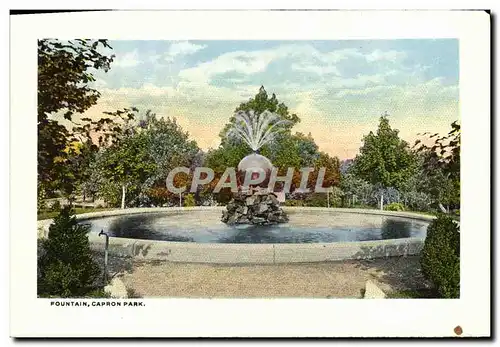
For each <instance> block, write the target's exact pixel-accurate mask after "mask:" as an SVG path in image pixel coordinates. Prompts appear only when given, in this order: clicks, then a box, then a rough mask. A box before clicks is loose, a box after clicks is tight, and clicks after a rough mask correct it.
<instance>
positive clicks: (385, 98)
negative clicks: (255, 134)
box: [87, 39, 459, 158]
mask: <svg viewBox="0 0 500 347" xmlns="http://www.w3.org/2000/svg"><path fill="white" fill-rule="evenodd" d="M110 45H111V46H112V47H113V53H114V54H115V55H116V58H115V62H114V63H113V64H112V68H111V70H110V71H109V72H108V73H104V72H98V73H97V74H96V78H97V81H96V83H95V86H96V88H97V89H99V90H100V91H101V93H102V97H101V99H100V100H99V103H98V105H96V106H95V107H93V108H92V109H90V110H89V111H88V112H87V115H90V116H91V117H99V114H100V113H101V112H102V111H106V110H114V109H116V108H119V107H127V106H137V107H139V109H141V110H142V111H145V110H147V109H151V110H152V111H153V112H155V113H156V114H157V115H159V116H170V117H176V118H177V119H178V121H179V123H180V124H181V125H182V126H183V128H184V129H185V130H187V131H189V132H190V134H191V135H192V137H193V138H194V139H195V140H196V141H197V142H198V143H199V145H200V146H201V147H202V148H204V149H207V148H209V147H216V146H217V145H218V141H219V138H218V136H217V135H218V133H219V131H220V129H221V128H222V127H223V126H224V124H225V123H226V122H227V120H228V119H229V117H231V115H232V112H233V111H234V109H235V108H236V107H237V106H238V105H239V104H240V103H241V102H244V101H246V100H248V98H250V97H251V96H253V95H255V94H256V92H257V91H258V88H259V87H260V86H261V85H264V86H265V88H266V90H267V91H268V93H273V92H274V93H276V95H277V97H278V99H279V100H280V101H282V102H284V103H285V104H286V105H287V106H288V107H289V108H290V110H291V111H292V112H295V113H297V114H298V115H299V117H300V118H301V119H302V122H301V123H300V124H299V125H298V126H297V129H296V130H297V131H301V132H304V133H309V132H311V133H312V135H313V136H314V137H315V139H316V142H317V143H318V145H319V146H320V149H322V150H325V151H327V152H329V153H330V154H333V155H338V156H339V157H340V158H346V157H353V156H354V155H355V154H356V153H357V151H358V149H359V147H360V145H361V139H362V136H363V135H364V134H366V133H368V132H369V131H370V130H375V129H376V126H377V123H378V117H379V116H380V114H382V113H383V112H385V111H387V112H388V113H389V114H390V117H391V122H392V124H393V125H394V127H396V128H398V129H400V130H401V136H402V137H403V138H405V139H406V140H408V141H410V142H412V141H413V140H414V139H416V137H417V133H418V132H423V131H440V132H445V131H447V130H448V127H449V124H450V123H451V122H453V121H454V120H456V119H459V113H458V83H459V81H458V77H459V65H458V64H459V62H458V41H457V40H452V39H446V40H439V39H435V40H428V39H426V40H370V41H364V40H345V41H341V40H337V41H110Z"/></svg>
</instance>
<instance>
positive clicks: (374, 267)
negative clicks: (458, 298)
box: [355, 247, 437, 298]
mask: <svg viewBox="0 0 500 347" xmlns="http://www.w3.org/2000/svg"><path fill="white" fill-rule="evenodd" d="M355 257H356V258H358V259H360V260H358V261H356V264H355V266H356V267H357V268H359V269H361V270H363V271H371V272H375V274H374V276H375V277H376V279H377V281H379V282H380V283H383V284H386V285H388V286H389V287H390V288H391V289H392V291H391V292H388V293H387V295H388V297H389V298H392V297H400V298H414V297H426V298H430V297H437V296H436V295H435V294H434V292H433V290H432V285H431V283H430V282H429V281H428V280H427V279H425V277H424V275H423V273H422V271H421V267H420V256H419V255H409V256H391V257H385V258H373V248H372V247H363V248H362V249H361V251H360V252H358V253H357V254H356V255H355ZM398 293H399V294H398ZM392 294H394V295H395V296H392ZM398 295H399V296H398Z"/></svg>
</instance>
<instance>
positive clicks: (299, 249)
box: [38, 206, 436, 264]
mask: <svg viewBox="0 0 500 347" xmlns="http://www.w3.org/2000/svg"><path fill="white" fill-rule="evenodd" d="M223 209H224V207H223V206H214V207H166V208H131V209H126V210H111V211H101V212H93V213H87V214H81V215H76V219H77V220H79V221H85V220H91V219H95V218H104V217H112V216H119V215H128V214H131V215H132V214H140V213H153V212H167V213H168V212H182V211H185V212H189V211H193V210H198V211H204V210H206V211H221V212H222V210H223ZM283 209H284V210H285V211H286V212H289V213H295V212H301V211H303V212H305V211H308V212H321V213H323V212H345V213H359V214H375V215H386V216H394V217H402V218H408V219H415V220H421V221H427V222H430V221H432V220H433V219H435V218H436V217H435V216H426V215H421V214H417V213H411V212H393V211H381V210H367V209H347V208H322V207H283ZM51 222H52V219H45V220H41V221H38V228H42V229H44V230H45V233H46V230H48V226H49V225H50V223H51ZM45 233H44V234H45ZM39 236H40V235H39ZM41 237H43V236H41ZM89 241H90V244H91V247H92V248H94V249H100V250H102V248H103V246H104V241H105V238H104V237H102V236H101V237H99V236H98V235H97V234H96V233H91V234H89ZM423 244H424V240H423V239H420V238H415V237H410V238H401V239H386V240H370V241H352V242H331V243H254V244H236V243H196V242H176V241H161V240H142V239H131V238H119V237H111V238H110V248H109V252H110V255H114V256H125V257H132V258H134V259H137V260H154V261H169V262H181V263H205V264H289V263H317V262H328V261H342V260H360V259H374V258H384V257H385V258H387V257H392V256H408V255H416V254H419V253H420V251H421V250H422V247H423Z"/></svg>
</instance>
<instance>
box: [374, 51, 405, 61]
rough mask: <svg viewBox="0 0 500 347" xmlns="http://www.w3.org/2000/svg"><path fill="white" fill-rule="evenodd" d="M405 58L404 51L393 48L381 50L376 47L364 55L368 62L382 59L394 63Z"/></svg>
mask: <svg viewBox="0 0 500 347" xmlns="http://www.w3.org/2000/svg"><path fill="white" fill-rule="evenodd" d="M405 58H406V53H405V52H400V51H394V50H390V51H382V50H380V49H376V50H374V51H373V52H371V53H370V54H368V55H366V60H367V61H368V62H370V63H373V62H377V61H383V60H385V61H390V62H393V63H395V62H398V61H401V60H403V59H405Z"/></svg>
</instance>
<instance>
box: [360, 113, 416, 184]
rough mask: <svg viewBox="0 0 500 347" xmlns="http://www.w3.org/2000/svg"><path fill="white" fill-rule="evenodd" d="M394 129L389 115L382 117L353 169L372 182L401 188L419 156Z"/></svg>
mask: <svg viewBox="0 0 500 347" xmlns="http://www.w3.org/2000/svg"><path fill="white" fill-rule="evenodd" d="M398 133H399V130H396V129H392V128H391V126H390V125H389V119H388V118H387V116H386V115H384V116H382V117H380V123H379V126H378V130H377V133H376V134H374V133H373V132H371V131H370V133H369V134H368V135H366V136H365V137H364V138H363V146H362V147H361V149H360V154H358V155H357V156H356V158H355V160H354V164H353V167H352V172H353V173H354V174H355V175H356V176H357V177H359V178H362V179H364V180H366V181H368V182H370V183H371V184H374V185H375V184H376V185H380V186H382V187H395V188H397V189H400V188H401V187H402V186H403V185H404V184H405V182H406V181H407V180H408V179H409V178H410V177H411V176H412V175H413V174H414V172H415V168H416V159H415V156H414V154H413V153H412V152H411V151H410V148H409V146H408V143H407V142H406V141H404V140H401V139H400V138H399V136H398Z"/></svg>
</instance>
